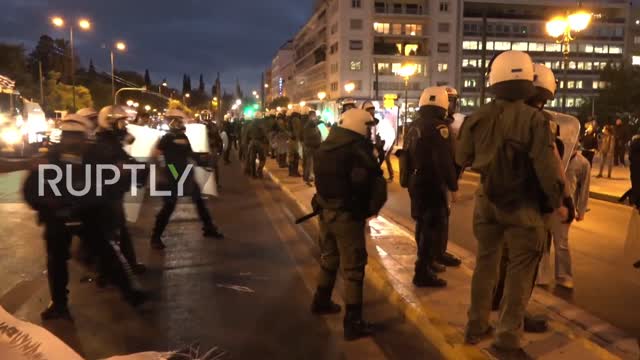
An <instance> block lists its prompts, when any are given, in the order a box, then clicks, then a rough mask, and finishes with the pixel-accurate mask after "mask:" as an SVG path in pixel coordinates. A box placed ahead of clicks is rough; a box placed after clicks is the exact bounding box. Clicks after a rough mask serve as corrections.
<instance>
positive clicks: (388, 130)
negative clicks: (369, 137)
mask: <svg viewBox="0 0 640 360" xmlns="http://www.w3.org/2000/svg"><path fill="white" fill-rule="evenodd" d="M376 131H377V132H378V135H380V139H382V140H383V141H384V151H385V153H388V152H389V151H390V150H391V149H392V148H393V145H394V143H395V142H396V135H397V134H396V128H395V126H393V124H392V120H391V119H390V118H388V117H386V116H385V117H383V118H382V119H381V120H380V122H379V123H378V125H377V126H376Z"/></svg>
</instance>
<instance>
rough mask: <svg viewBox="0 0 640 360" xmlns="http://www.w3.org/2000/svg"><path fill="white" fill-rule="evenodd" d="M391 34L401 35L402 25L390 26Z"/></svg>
mask: <svg viewBox="0 0 640 360" xmlns="http://www.w3.org/2000/svg"><path fill="white" fill-rule="evenodd" d="M391 33H392V34H393V35H402V24H393V25H392V26H391Z"/></svg>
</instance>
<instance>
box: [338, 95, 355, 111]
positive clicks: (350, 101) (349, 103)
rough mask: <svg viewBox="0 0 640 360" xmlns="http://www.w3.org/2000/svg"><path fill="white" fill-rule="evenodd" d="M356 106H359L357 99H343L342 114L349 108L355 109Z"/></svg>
mask: <svg viewBox="0 0 640 360" xmlns="http://www.w3.org/2000/svg"><path fill="white" fill-rule="evenodd" d="M355 108H357V106H356V101H355V100H353V99H351V98H346V99H344V100H342V109H341V110H340V114H344V113H345V112H347V111H348V110H351V109H355Z"/></svg>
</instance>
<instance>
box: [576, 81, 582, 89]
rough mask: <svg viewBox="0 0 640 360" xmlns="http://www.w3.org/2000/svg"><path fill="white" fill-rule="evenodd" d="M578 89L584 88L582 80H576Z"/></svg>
mask: <svg viewBox="0 0 640 360" xmlns="http://www.w3.org/2000/svg"><path fill="white" fill-rule="evenodd" d="M576 89H582V80H576Z"/></svg>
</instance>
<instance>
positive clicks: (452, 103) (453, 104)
mask: <svg viewBox="0 0 640 360" xmlns="http://www.w3.org/2000/svg"><path fill="white" fill-rule="evenodd" d="M443 87H444V89H445V91H446V92H447V97H448V98H449V108H448V112H449V115H453V114H454V113H455V112H456V110H457V109H458V97H459V96H458V90H456V89H455V88H453V87H450V86H443Z"/></svg>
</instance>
